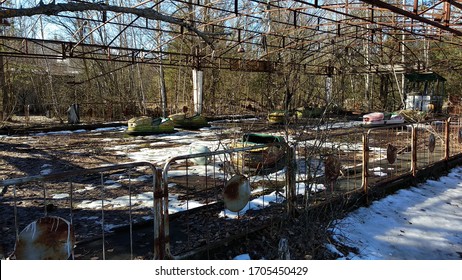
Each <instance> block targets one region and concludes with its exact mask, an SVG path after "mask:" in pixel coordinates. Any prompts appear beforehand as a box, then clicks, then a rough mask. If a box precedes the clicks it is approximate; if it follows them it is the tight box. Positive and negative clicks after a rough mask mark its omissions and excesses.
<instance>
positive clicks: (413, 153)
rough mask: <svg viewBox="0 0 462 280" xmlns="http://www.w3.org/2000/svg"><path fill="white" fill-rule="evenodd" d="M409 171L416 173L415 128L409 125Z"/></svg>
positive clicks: (413, 174)
mask: <svg viewBox="0 0 462 280" xmlns="http://www.w3.org/2000/svg"><path fill="white" fill-rule="evenodd" d="M411 128H412V129H411V173H412V176H416V175H417V128H416V126H415V124H414V125H411Z"/></svg>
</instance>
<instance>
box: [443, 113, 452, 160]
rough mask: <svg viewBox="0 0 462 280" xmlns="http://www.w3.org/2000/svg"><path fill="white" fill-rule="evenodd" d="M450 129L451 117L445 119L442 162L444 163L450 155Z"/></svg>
mask: <svg viewBox="0 0 462 280" xmlns="http://www.w3.org/2000/svg"><path fill="white" fill-rule="evenodd" d="M450 128H451V117H449V118H447V119H446V122H445V126H444V141H445V146H444V160H445V161H446V163H447V162H448V160H449V155H450V151H451V148H450V144H451V143H450V142H451V140H450V137H449V136H450Z"/></svg>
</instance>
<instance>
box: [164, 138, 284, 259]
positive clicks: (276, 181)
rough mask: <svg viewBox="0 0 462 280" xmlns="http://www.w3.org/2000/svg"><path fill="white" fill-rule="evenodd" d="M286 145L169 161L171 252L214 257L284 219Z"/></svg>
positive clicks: (181, 255)
mask: <svg viewBox="0 0 462 280" xmlns="http://www.w3.org/2000/svg"><path fill="white" fill-rule="evenodd" d="M287 147H288V146H287V145H286V144H284V143H279V144H276V145H275V144H273V143H268V144H258V145H248V146H244V147H240V148H231V149H226V150H217V151H214V152H205V153H196V154H189V155H184V156H177V157H174V158H171V159H170V160H169V161H168V162H167V163H166V164H165V167H164V170H163V183H164V184H165V185H167V186H168V189H169V199H168V200H169V207H168V208H169V214H170V215H169V223H170V230H171V231H170V240H171V252H172V254H173V255H174V256H176V257H178V258H187V257H188V256H190V255H191V254H205V256H204V257H210V255H209V254H212V249H213V248H214V247H216V246H220V245H221V246H222V245H223V244H224V243H227V242H232V241H234V240H237V239H239V238H245V236H246V235H249V234H252V233H253V232H255V231H257V230H259V229H261V228H264V227H267V226H269V225H271V224H272V223H274V222H276V221H277V219H279V218H281V217H282V214H283V213H284V211H285V206H284V204H283V202H284V200H285V198H286V190H285V187H286V183H285V180H286V174H285V173H286V169H285V168H284V165H285V160H286V158H285V157H286V153H287ZM278 161H284V164H283V163H280V162H278Z"/></svg>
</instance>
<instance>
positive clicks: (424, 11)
mask: <svg viewBox="0 0 462 280" xmlns="http://www.w3.org/2000/svg"><path fill="white" fill-rule="evenodd" d="M414 1H417V0H414ZM443 2H445V0H441V1H438V2H436V3H435V4H433V5H431V6H430V7H427V8H425V9H424V10H422V11H420V12H417V11H415V13H416V14H418V15H423V14H425V13H426V12H428V11H430V10H433V8H435V7H436V6H438V5H439V4H441V3H443Z"/></svg>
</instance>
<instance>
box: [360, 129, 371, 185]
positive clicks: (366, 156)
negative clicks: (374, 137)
mask: <svg viewBox="0 0 462 280" xmlns="http://www.w3.org/2000/svg"><path fill="white" fill-rule="evenodd" d="M362 152H363V167H362V170H361V172H362V174H361V175H362V188H363V190H364V193H365V194H367V191H368V184H369V182H368V172H367V168H368V163H369V134H368V133H364V134H363V151H362Z"/></svg>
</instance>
